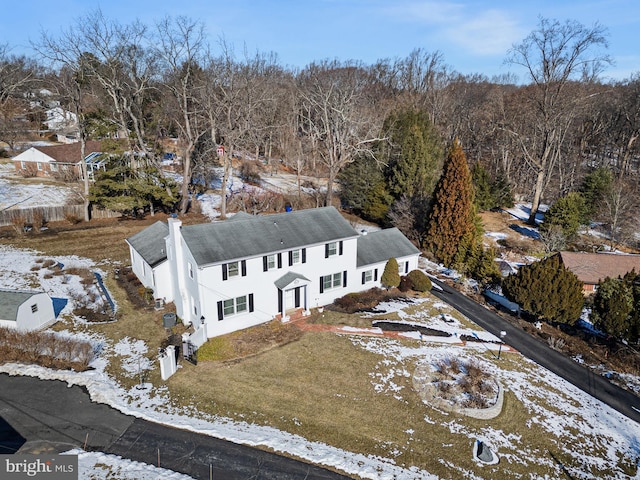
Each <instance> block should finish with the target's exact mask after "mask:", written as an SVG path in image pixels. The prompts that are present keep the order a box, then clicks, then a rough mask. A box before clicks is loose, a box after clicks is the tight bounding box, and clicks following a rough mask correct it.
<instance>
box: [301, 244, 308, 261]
mask: <svg viewBox="0 0 640 480" xmlns="http://www.w3.org/2000/svg"><path fill="white" fill-rule="evenodd" d="M302 263H307V249H306V248H303V249H302Z"/></svg>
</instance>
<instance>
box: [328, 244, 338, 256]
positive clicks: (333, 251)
mask: <svg viewBox="0 0 640 480" xmlns="http://www.w3.org/2000/svg"><path fill="white" fill-rule="evenodd" d="M337 254H338V242H331V243H329V244H327V257H333V256H334V255H337Z"/></svg>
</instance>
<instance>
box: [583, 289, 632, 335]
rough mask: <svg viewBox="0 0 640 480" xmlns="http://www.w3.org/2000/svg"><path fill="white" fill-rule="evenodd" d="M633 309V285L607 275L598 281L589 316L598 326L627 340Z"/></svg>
mask: <svg viewBox="0 0 640 480" xmlns="http://www.w3.org/2000/svg"><path fill="white" fill-rule="evenodd" d="M632 310H633V290H632V285H631V284H629V283H628V282H626V281H625V280H624V279H622V278H609V277H607V278H605V279H604V280H602V281H601V282H599V283H598V289H597V290H596V294H595V296H594V297H593V307H592V308H591V315H590V316H589V318H590V319H591V322H592V323H593V324H594V325H595V326H596V328H598V329H600V330H602V331H603V332H605V333H607V334H609V335H612V336H614V337H616V338H620V339H625V340H626V339H627V334H628V331H629V327H630V322H629V321H630V319H631V312H632Z"/></svg>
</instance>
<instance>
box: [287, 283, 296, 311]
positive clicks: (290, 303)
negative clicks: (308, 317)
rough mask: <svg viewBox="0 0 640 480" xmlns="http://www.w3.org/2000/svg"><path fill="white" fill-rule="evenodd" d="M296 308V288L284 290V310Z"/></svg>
mask: <svg viewBox="0 0 640 480" xmlns="http://www.w3.org/2000/svg"><path fill="white" fill-rule="evenodd" d="M292 308H296V289H295V288H292V289H291V290H285V292H284V311H285V312H286V311H287V310H291V309H292Z"/></svg>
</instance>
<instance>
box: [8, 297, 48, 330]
mask: <svg viewBox="0 0 640 480" xmlns="http://www.w3.org/2000/svg"><path fill="white" fill-rule="evenodd" d="M55 321H56V316H55V313H54V310H53V301H52V300H51V297H49V295H47V294H46V293H44V292H32V291H20V290H0V326H3V327H9V328H14V329H17V330H21V331H30V330H39V329H42V328H45V327H48V326H49V325H51V324H53V323H55Z"/></svg>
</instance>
